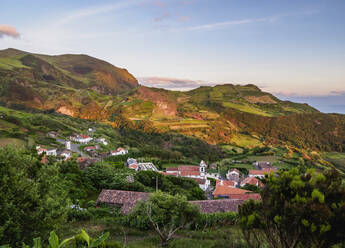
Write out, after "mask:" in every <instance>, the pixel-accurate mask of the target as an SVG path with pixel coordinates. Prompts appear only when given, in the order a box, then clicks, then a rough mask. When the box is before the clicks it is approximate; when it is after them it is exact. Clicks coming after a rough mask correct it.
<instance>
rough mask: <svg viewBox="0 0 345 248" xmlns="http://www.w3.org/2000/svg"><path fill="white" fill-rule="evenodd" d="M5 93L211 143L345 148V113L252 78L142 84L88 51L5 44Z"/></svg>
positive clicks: (1, 91)
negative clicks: (173, 87) (277, 92)
mask: <svg viewBox="0 0 345 248" xmlns="http://www.w3.org/2000/svg"><path fill="white" fill-rule="evenodd" d="M0 101H2V102H3V103H5V104H6V105H8V106H10V105H18V104H19V105H23V106H27V107H30V108H37V109H41V110H52V111H55V112H59V113H62V114H66V115H70V116H73V117H78V118H83V119H91V120H97V121H101V122H105V123H108V124H110V125H112V126H114V127H118V128H121V127H130V128H133V129H143V130H145V131H147V132H160V133H163V132H177V133H180V134H183V135H186V136H194V137H196V138H199V139H202V140H204V141H207V142H208V143H210V144H220V143H225V144H234V145H239V146H243V147H254V146H260V145H263V144H275V143H280V142H282V143H284V142H288V143H290V144H293V145H298V146H302V147H303V146H308V147H312V148H313V149H325V150H332V149H336V150H343V149H344V150H345V133H344V132H345V131H344V130H345V116H342V115H330V114H323V113H320V112H319V111H318V110H316V109H314V108H312V107H311V106H309V105H307V104H299V103H294V102H289V101H282V100H280V99H279V98H277V97H275V96H274V95H272V94H270V93H267V92H264V91H262V90H261V89H260V88H259V87H257V86H256V85H254V84H248V85H233V84H225V85H216V86H202V87H199V88H197V89H193V90H190V91H184V92H180V91H169V90H165V89H159V88H152V87H146V86H141V85H139V84H138V81H137V80H136V79H135V78H134V77H133V76H132V75H131V74H130V73H128V72H127V70H125V69H121V68H117V67H115V66H113V65H111V64H109V63H107V62H105V61H102V60H98V59H95V58H92V57H90V56H88V55H56V56H49V55H42V54H40V55H36V54H31V53H27V52H23V51H20V50H15V49H7V50H2V51H0ZM325 120H327V121H325ZM315 121H316V122H315ZM315 123H320V125H318V124H315ZM334 123H336V124H335V125H333V124H334ZM314 124H315V125H314ZM285 125H287V126H285ZM282 127H284V128H286V129H287V134H285V133H284V130H283V128H282ZM313 128H314V129H315V130H319V133H317V132H315V131H313ZM323 136H324V137H323ZM317 142H324V143H325V144H321V145H317Z"/></svg>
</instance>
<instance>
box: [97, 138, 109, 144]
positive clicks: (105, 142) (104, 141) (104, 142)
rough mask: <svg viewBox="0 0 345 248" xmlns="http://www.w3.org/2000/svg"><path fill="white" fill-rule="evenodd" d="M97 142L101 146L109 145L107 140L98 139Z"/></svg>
mask: <svg viewBox="0 0 345 248" xmlns="http://www.w3.org/2000/svg"><path fill="white" fill-rule="evenodd" d="M96 142H97V143H101V144H103V145H105V146H107V145H108V142H107V141H106V140H105V138H98V139H96Z"/></svg>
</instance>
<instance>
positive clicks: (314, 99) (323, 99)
mask: <svg viewBox="0 0 345 248" xmlns="http://www.w3.org/2000/svg"><path fill="white" fill-rule="evenodd" d="M275 96H276V97H278V98H279V99H281V100H288V101H292V102H298V103H308V104H309V105H310V106H312V107H314V108H316V109H318V110H320V111H321V112H324V113H339V114H345V93H343V94H338V95H328V96H286V95H279V94H276V95H275Z"/></svg>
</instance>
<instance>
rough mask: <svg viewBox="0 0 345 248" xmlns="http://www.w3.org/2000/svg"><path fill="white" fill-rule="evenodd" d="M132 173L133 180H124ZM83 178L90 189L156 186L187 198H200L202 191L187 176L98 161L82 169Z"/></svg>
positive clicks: (125, 188)
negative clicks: (166, 174)
mask: <svg viewBox="0 0 345 248" xmlns="http://www.w3.org/2000/svg"><path fill="white" fill-rule="evenodd" d="M130 175H133V178H134V181H133V182H131V181H128V180H126V177H127V176H130ZM83 178H84V180H85V183H86V184H87V185H88V187H89V188H90V190H94V191H100V190H102V189H118V190H130V191H143V192H154V191H155V190H156V186H157V188H158V189H159V190H161V191H163V192H168V193H170V194H173V195H176V194H182V195H185V196H186V197H187V199H188V200H202V199H204V198H205V194H204V192H203V191H202V190H201V189H200V188H199V185H198V184H197V183H196V182H195V181H193V180H192V179H189V178H180V177H173V176H163V175H162V174H159V173H157V172H154V171H139V172H134V171H133V170H130V169H125V168H122V169H118V168H116V167H114V166H112V165H110V164H106V163H103V164H101V163H98V164H94V165H92V166H89V167H88V169H86V170H84V171H83Z"/></svg>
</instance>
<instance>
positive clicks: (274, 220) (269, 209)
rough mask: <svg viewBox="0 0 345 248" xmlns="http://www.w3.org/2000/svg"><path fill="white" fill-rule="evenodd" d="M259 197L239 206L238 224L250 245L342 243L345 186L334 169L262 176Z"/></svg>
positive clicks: (284, 245) (294, 170)
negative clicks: (257, 200)
mask: <svg viewBox="0 0 345 248" xmlns="http://www.w3.org/2000/svg"><path fill="white" fill-rule="evenodd" d="M264 181H265V187H264V189H263V191H262V193H261V197H262V201H259V202H255V201H249V202H247V203H245V204H243V205H242V206H240V207H239V216H240V225H241V227H242V230H243V232H244V234H245V236H246V238H247V241H249V243H250V244H252V246H253V247H255V244H258V243H259V242H260V239H261V238H264V239H265V241H266V242H267V243H268V244H269V245H270V247H284V248H288V247H289V248H291V247H330V246H332V245H335V244H343V245H345V226H344V223H345V186H344V184H343V183H342V178H341V177H340V175H339V174H338V172H336V171H335V170H328V171H325V172H323V173H320V172H316V171H314V170H307V171H306V172H303V171H302V172H301V171H299V170H298V169H297V168H294V169H292V170H290V171H285V172H280V173H279V175H278V177H276V176H274V175H270V176H267V177H266V178H265V180H264Z"/></svg>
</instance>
